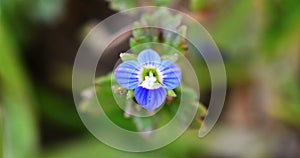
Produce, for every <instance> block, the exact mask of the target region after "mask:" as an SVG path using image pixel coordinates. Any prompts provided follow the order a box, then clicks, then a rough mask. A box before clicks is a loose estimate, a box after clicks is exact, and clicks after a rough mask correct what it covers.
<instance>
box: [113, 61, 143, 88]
mask: <svg viewBox="0 0 300 158" xmlns="http://www.w3.org/2000/svg"><path fill="white" fill-rule="evenodd" d="M139 71H140V66H139V63H138V62H137V61H133V60H130V61H126V62H123V63H122V64H120V65H119V66H118V67H117V68H116V69H115V71H114V74H115V78H116V80H117V82H118V83H119V85H120V86H121V87H123V88H126V89H134V88H136V87H137V86H138V84H139V82H140V78H139V75H138V72H139Z"/></svg>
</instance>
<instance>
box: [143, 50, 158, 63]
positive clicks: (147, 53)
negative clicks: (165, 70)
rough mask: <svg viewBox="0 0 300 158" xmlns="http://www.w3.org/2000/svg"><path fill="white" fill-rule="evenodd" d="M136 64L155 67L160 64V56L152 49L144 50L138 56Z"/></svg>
mask: <svg viewBox="0 0 300 158" xmlns="http://www.w3.org/2000/svg"><path fill="white" fill-rule="evenodd" d="M138 62H139V63H140V64H143V65H147V64H151V65H156V64H159V63H160V62H161V60H160V56H159V55H158V54H157V52H156V51H154V50H152V49H145V50H143V51H142V52H141V53H140V54H139V55H138Z"/></svg>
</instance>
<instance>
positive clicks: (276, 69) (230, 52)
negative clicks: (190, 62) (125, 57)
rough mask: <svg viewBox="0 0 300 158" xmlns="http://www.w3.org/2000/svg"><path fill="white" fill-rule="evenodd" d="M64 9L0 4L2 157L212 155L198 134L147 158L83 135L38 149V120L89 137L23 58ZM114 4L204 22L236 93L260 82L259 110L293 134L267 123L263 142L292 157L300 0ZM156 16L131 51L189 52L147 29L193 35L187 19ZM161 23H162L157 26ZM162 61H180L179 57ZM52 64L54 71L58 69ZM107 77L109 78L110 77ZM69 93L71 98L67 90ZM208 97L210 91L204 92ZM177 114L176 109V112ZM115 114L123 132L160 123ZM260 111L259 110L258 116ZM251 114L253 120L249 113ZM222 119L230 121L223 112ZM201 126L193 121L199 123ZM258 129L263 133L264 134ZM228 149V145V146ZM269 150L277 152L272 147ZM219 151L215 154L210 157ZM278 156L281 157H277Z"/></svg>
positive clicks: (33, 2) (116, 0)
mask: <svg viewBox="0 0 300 158" xmlns="http://www.w3.org/2000/svg"><path fill="white" fill-rule="evenodd" d="M66 2H67V1H64V0H51V1H49V0H29V1H20V0H2V1H1V2H0V63H1V66H0V121H1V123H0V125H1V127H0V134H1V136H0V142H1V145H0V146H1V147H3V150H1V151H0V153H1V154H2V155H4V157H5V158H23V157H24V158H28V157H30V158H35V157H46V158H47V157H49V158H52V157H58V158H64V157H83V156H84V157H99V155H101V156H103V157H120V156H122V157H140V156H144V157H200V156H204V157H205V153H206V152H207V151H208V150H206V149H207V148H210V147H207V143H208V142H204V141H203V140H198V139H196V138H195V137H194V136H195V135H197V134H196V131H193V130H189V131H187V133H185V134H184V135H183V136H182V137H180V139H178V140H176V141H175V142H174V143H172V144H170V145H169V146H167V147H166V148H163V149H160V150H157V151H154V152H148V153H144V154H143V155H141V154H139V153H127V152H121V151H118V150H115V149H112V148H110V147H107V146H106V145H104V144H101V143H99V142H98V141H95V139H94V138H90V136H84V137H82V138H81V139H79V140H73V141H70V142H69V143H66V142H60V143H59V141H57V142H56V143H55V144H54V145H53V146H52V147H49V146H47V147H45V148H42V149H39V143H40V142H39V139H40V138H41V136H40V132H41V129H39V128H38V126H37V124H38V122H39V121H40V118H39V116H40V117H41V116H42V117H44V118H46V120H48V121H51V122H52V123H53V124H57V125H58V126H57V127H65V128H69V129H70V130H72V131H76V132H77V133H80V132H81V131H85V130H86V129H85V128H84V127H83V125H82V123H81V121H80V120H79V118H78V116H77V114H76V111H75V108H74V109H73V111H70V108H68V107H69V106H72V107H73V105H72V104H73V103H72V100H71V101H70V100H68V99H66V98H64V96H61V95H60V94H56V93H55V92H51V91H49V90H48V89H47V88H45V87H44V86H43V85H40V83H39V82H38V81H34V80H32V76H31V75H32V74H31V73H32V72H30V70H27V67H26V65H25V64H24V61H23V60H24V59H25V58H24V56H27V55H26V54H24V52H28V51H24V50H23V49H24V46H28V45H30V44H31V42H32V40H31V39H32V38H34V34H35V33H36V32H35V31H36V30H37V28H39V27H40V25H45V26H48V27H51V26H53V25H55V24H56V23H58V22H59V21H61V20H64V15H65V14H67V13H66V10H67V8H66V7H65V5H66V4H67V3H66ZM109 2H110V7H111V8H112V9H113V10H115V11H122V10H125V9H130V8H133V7H137V6H145V5H161V6H168V7H172V8H176V9H179V10H180V11H183V12H185V13H186V14H189V15H192V16H193V17H195V18H196V19H197V20H198V21H199V22H201V23H202V24H203V25H204V26H205V27H206V28H207V30H208V31H209V32H210V33H211V35H212V37H213V39H215V41H216V43H217V44H218V46H219V48H220V50H221V52H222V55H223V58H224V61H225V64H226V70H227V76H228V84H229V87H230V90H231V89H235V88H238V87H240V86H241V85H245V84H249V83H251V84H256V83H259V84H258V85H256V87H258V89H257V90H256V91H255V93H257V94H259V97H257V98H253V99H256V102H259V103H261V104H262V106H263V108H262V109H263V110H260V111H266V114H265V113H264V116H265V117H268V118H269V119H272V120H273V121H272V122H275V123H276V124H280V125H283V126H284V127H287V128H284V130H288V131H289V132H290V133H288V134H282V133H279V134H278V132H280V130H278V128H282V127H281V126H280V127H278V126H276V127H275V129H276V130H274V126H272V125H269V124H268V125H269V126H272V127H273V129H272V128H271V129H269V131H267V132H266V133H265V134H263V137H264V139H263V141H267V139H271V140H269V141H270V142H271V143H273V142H276V141H278V142H280V143H279V145H278V146H279V148H280V150H279V149H278V150H277V148H275V150H274V149H273V148H272V149H273V150H270V151H268V152H275V151H276V152H275V154H277V153H280V152H283V154H282V153H281V154H282V155H279V156H277V157H283V155H285V156H286V155H288V153H289V150H286V149H287V148H288V145H285V143H286V142H287V141H280V138H281V137H282V135H284V136H285V135H287V136H290V135H291V133H296V134H297V133H299V129H300V122H299V120H300V118H299V116H300V106H299V105H300V100H299V97H300V92H299V89H300V84H299V73H300V70H299V65H300V64H299V63H300V61H299V60H300V57H299V50H300V48H299V41H300V39H299V37H300V36H299V33H300V21H299V19H300V3H299V1H298V0H288V1H284V0H275V1H274V0H262V1H251V0H243V1H234V0H226V1H225V0H220V1H218V0H213V1H208V0H188V1H186V0H150V1H139V0H109ZM68 3H74V1H68ZM95 7H98V6H95ZM70 8H72V7H70ZM99 12H101V8H99ZM68 14H69V13H68ZM71 14H72V13H71ZM154 15H155V18H154V17H153V16H150V15H145V16H144V17H143V19H142V20H141V21H139V22H137V23H136V24H135V25H134V26H135V29H134V31H133V36H132V37H131V40H130V46H131V47H132V48H133V51H134V52H139V50H140V49H143V48H138V47H136V49H137V50H134V48H135V46H137V45H138V44H141V43H146V42H151V41H154V42H156V41H159V42H164V43H166V44H168V45H170V46H172V47H175V48H176V49H177V50H179V52H183V53H182V54H185V53H186V46H184V44H185V42H182V41H183V40H182V38H181V37H179V36H176V35H175V34H173V33H172V32H168V31H164V32H163V33H164V36H163V40H162V39H159V38H158V34H159V33H160V32H159V31H158V30H156V29H153V28H142V27H143V26H145V25H147V24H148V23H151V22H165V23H166V24H170V23H172V26H173V27H174V29H179V30H180V31H181V32H182V33H183V34H184V32H185V29H190V28H185V26H180V23H179V21H180V18H181V17H179V16H173V15H168V14H167V13H163V12H161V13H159V14H158V13H156V14H154ZM75 18H76V17H75ZM152 18H154V19H152ZM159 18H160V20H158V19H159ZM76 25H78V27H84V26H83V25H84V23H80V24H77V23H76ZM38 40H42V39H38ZM144 46H146V45H144ZM146 47H147V46H146ZM157 49H161V48H157ZM50 55H51V54H49V56H50ZM164 57H165V58H168V59H170V58H174V60H176V57H174V56H164ZM52 64H53V65H56V63H52ZM53 67H54V66H53ZM70 67H71V65H70ZM203 67H205V65H204V66H203ZM69 71H71V68H70V70H69ZM195 71H196V72H197V74H200V75H203V74H208V73H207V72H206V71H205V69H203V68H202V67H195ZM106 77H108V78H109V79H110V75H107V76H106ZM204 78H205V77H204ZM207 80H209V78H208V79H207ZM69 82H71V81H69ZM105 82H108V81H107V80H106V79H105V78H104V79H103V78H102V79H100V81H99V85H97V86H98V87H101V88H104V90H103V91H99V93H104V94H103V95H107V94H105V93H109V92H110V93H111V89H110V88H111V87H109V86H108V85H107V84H103V83H105ZM66 84H68V83H66ZM202 85H203V86H202V87H209V81H205V82H203V83H202ZM205 89H206V88H205ZM207 89H208V88H207ZM68 93H71V91H70V90H69V91H68ZM205 93H209V92H207V90H206V91H205ZM266 93H267V94H266ZM179 95H180V94H179ZM191 100H193V99H191ZM242 100H244V98H242ZM104 101H105V100H104ZM111 101H112V100H107V103H108V102H109V103H111ZM85 103H87V102H85ZM265 103H268V105H266V104H265ZM103 104H106V103H103ZM226 106H227V107H228V106H230V105H228V104H227V105H226ZM240 106H241V107H242V106H243V105H242V104H241V105H240ZM173 107H174V108H175V106H173ZM199 107H200V108H201V109H200V110H199V114H198V115H199V117H201V116H204V115H205V113H206V109H204V108H203V106H199ZM114 108H115V109H114ZM117 108H118V107H117V106H110V107H109V108H107V109H105V110H106V112H107V113H108V114H109V116H110V118H111V119H112V120H113V121H114V122H115V123H117V124H118V125H120V126H121V127H126V128H128V129H131V130H137V128H139V130H145V129H148V128H149V127H148V125H149V126H151V127H152V124H153V123H155V120H154V121H151V120H147V119H145V120H134V119H133V118H126V119H124V117H123V116H124V115H123V113H122V111H121V110H120V109H117ZM164 110H166V111H167V110H170V111H171V110H172V109H171V106H168V107H167V108H164ZM175 110H176V109H175ZM229 111H230V110H229ZM260 111H259V110H258V111H255V113H259V112H260ZM162 112H163V111H162ZM248 112H249V113H250V111H247V113H248ZM223 115H226V114H224V113H223ZM161 117H163V118H164V120H168V119H169V116H165V115H164V116H161ZM183 120H184V118H183ZM201 120H202V119H197V120H195V121H200V123H201ZM259 121H260V122H264V121H261V120H259ZM134 122H144V123H142V124H139V123H138V124H139V125H142V126H136V125H135V124H134ZM163 123H164V122H163V121H162V124H163ZM220 124H222V122H221V123H220ZM158 126H159V125H158ZM194 126H196V127H197V126H199V123H193V124H192V126H191V127H194ZM245 126H247V125H245ZM269 126H267V127H269ZM249 128H251V127H248V128H247V131H248V129H249ZM254 128H255V130H257V129H258V128H259V127H254ZM216 130H218V129H216ZM270 131H272V132H270ZM47 132H48V131H46V132H45V133H47ZM45 133H44V134H45ZM272 133H276V134H277V135H275V136H276V137H270V136H269V135H271V134H272ZM80 134H81V133H80ZM280 134H281V135H280ZM280 136H281V137H280ZM237 137H239V135H238V136H237ZM296 138H297V137H296ZM57 139H59V138H57ZM205 141H207V140H205ZM224 142H226V145H227V146H230V145H228V144H227V143H228V142H227V141H224ZM281 142H284V143H281ZM220 143H222V142H220V140H217V144H220ZM282 144H283V145H282ZM280 145H281V146H280ZM267 146H268V147H270V146H276V145H273V144H267ZM230 147H231V146H230ZM251 147H253V146H251ZM296 147H297V146H296ZM231 148H234V147H231ZM213 149H214V148H213V147H211V149H210V150H213ZM247 149H248V148H247ZM282 150H283V151H282ZM226 151H227V150H226ZM248 152H249V151H248ZM225 153H226V152H223V153H222V154H223V155H222V156H221V157H226V156H227V155H226V154H225ZM266 153H267V151H265V152H264V154H263V156H262V157H266V155H267V154H266ZM203 154H204V155H203ZM260 156H261V155H260ZM293 156H294V155H293ZM219 157H220V156H219ZM237 157H238V156H237ZM270 157H272V155H271V156H270ZM273 157H275V156H274V155H273ZM294 157H295V156H294Z"/></svg>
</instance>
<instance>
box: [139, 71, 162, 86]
mask: <svg viewBox="0 0 300 158" xmlns="http://www.w3.org/2000/svg"><path fill="white" fill-rule="evenodd" d="M156 80H157V78H156V77H155V76H153V72H152V71H150V72H149V76H145V80H144V81H143V82H142V84H141V86H142V87H144V88H147V89H157V88H159V87H161V85H160V84H159V83H157V82H156Z"/></svg>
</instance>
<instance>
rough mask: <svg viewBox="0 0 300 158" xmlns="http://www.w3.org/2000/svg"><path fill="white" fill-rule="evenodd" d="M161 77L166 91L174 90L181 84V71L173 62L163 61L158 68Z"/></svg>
mask: <svg viewBox="0 0 300 158" xmlns="http://www.w3.org/2000/svg"><path fill="white" fill-rule="evenodd" d="M158 68H159V71H160V73H161V76H162V84H163V85H164V87H165V88H167V89H175V88H176V87H178V86H179V84H180V82H181V78H182V76H181V69H180V67H179V66H177V65H176V64H175V63H174V62H173V61H170V60H164V61H162V62H161V64H160V65H159V66H158Z"/></svg>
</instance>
